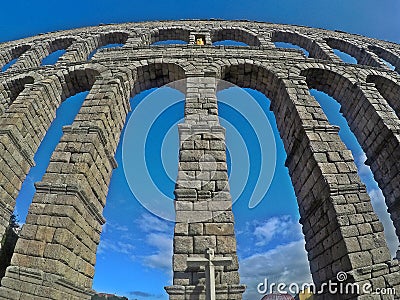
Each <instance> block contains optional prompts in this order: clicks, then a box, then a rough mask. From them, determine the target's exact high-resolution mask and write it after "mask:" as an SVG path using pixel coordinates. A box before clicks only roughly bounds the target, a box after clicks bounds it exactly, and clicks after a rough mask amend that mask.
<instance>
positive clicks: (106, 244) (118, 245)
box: [97, 239, 135, 257]
mask: <svg viewBox="0 0 400 300" xmlns="http://www.w3.org/2000/svg"><path fill="white" fill-rule="evenodd" d="M134 249H135V246H134V245H133V244H131V243H126V242H123V241H113V240H110V239H103V240H102V241H101V243H100V244H99V247H98V249H97V253H98V254H100V255H101V254H104V253H106V252H109V251H113V252H116V253H120V254H125V255H129V256H130V257H133V250H134Z"/></svg>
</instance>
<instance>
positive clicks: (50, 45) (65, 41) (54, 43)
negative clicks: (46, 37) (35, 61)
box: [39, 37, 76, 62]
mask: <svg viewBox="0 0 400 300" xmlns="http://www.w3.org/2000/svg"><path fill="white" fill-rule="evenodd" d="M75 41H76V38H75V37H60V38H56V39H53V40H50V41H48V42H47V43H45V46H44V47H43V52H42V53H41V55H40V56H39V60H40V62H42V60H43V59H44V58H45V57H46V56H48V55H50V54H51V53H53V52H55V51H58V50H67V49H68V48H69V47H70V46H71V45H72V44H73V43H74V42H75ZM59 61H62V57H60V59H59Z"/></svg>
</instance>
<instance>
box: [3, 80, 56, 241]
mask: <svg viewBox="0 0 400 300" xmlns="http://www.w3.org/2000/svg"><path fill="white" fill-rule="evenodd" d="M57 80H58V79H57V78H56V77H53V78H49V79H47V80H44V81H41V82H38V83H35V84H33V85H26V89H25V90H24V91H23V92H22V93H21V94H20V95H19V96H18V97H17V99H16V100H15V101H14V102H13V103H12V104H11V105H10V107H9V108H8V109H7V111H5V112H4V113H3V114H2V115H1V116H0V198H1V201H0V240H1V239H2V238H3V235H4V233H5V231H6V228H7V226H8V222H9V219H10V216H11V214H12V213H13V211H14V207H15V199H16V198H17V196H18V193H19V190H20V188H21V185H22V182H23V181H24V180H25V177H26V175H27V174H28V172H29V170H30V168H31V167H32V166H34V159H33V157H34V154H35V153H36V151H37V149H38V147H39V145H40V142H41V140H42V138H43V137H44V135H45V133H46V131H47V130H48V128H49V127H50V124H51V122H52V121H53V119H54V118H55V115H56V109H57V107H58V105H59V104H60V103H61V91H60V90H59V87H58V85H59V83H57Z"/></svg>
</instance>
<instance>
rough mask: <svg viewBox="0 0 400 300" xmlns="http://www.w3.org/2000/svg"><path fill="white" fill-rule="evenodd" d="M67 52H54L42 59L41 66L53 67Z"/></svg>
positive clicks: (63, 50)
mask: <svg viewBox="0 0 400 300" xmlns="http://www.w3.org/2000/svg"><path fill="white" fill-rule="evenodd" d="M66 52H67V50H65V49H62V50H56V51H54V52H52V53H50V54H49V55H47V56H46V57H45V58H43V60H42V62H41V65H42V66H50V65H55V64H56V63H57V61H58V60H59V59H60V57H61V56H63V55H64V54H65V53H66Z"/></svg>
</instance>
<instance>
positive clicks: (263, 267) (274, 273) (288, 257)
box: [240, 240, 312, 300]
mask: <svg viewBox="0 0 400 300" xmlns="http://www.w3.org/2000/svg"><path fill="white" fill-rule="evenodd" d="M240 276H241V281H242V282H243V283H244V284H246V285H247V289H246V293H245V294H244V297H243V299H244V300H254V299H261V295H260V294H259V293H258V292H257V286H258V284H259V283H261V282H264V278H267V279H268V283H272V282H275V283H281V282H282V283H286V284H290V283H297V284H300V285H301V284H303V283H311V282H312V281H311V274H310V269H309V266H308V259H307V253H306V251H305V249H304V240H299V241H294V242H291V243H288V244H286V245H280V246H277V247H276V248H274V249H271V250H268V251H266V252H264V253H260V254H255V255H252V256H249V257H247V258H245V259H241V260H240Z"/></svg>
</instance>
